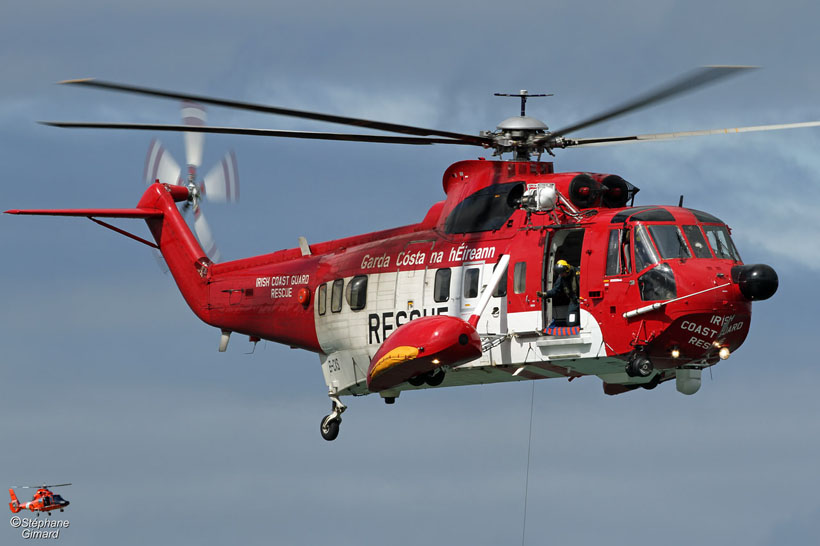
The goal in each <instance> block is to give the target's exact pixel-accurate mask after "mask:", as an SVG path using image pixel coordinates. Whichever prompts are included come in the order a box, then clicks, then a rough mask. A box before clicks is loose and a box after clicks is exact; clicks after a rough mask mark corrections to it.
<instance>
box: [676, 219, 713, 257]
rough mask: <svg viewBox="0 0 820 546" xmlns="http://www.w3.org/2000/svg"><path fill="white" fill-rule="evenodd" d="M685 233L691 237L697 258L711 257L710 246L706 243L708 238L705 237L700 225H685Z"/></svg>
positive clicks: (688, 237)
mask: <svg viewBox="0 0 820 546" xmlns="http://www.w3.org/2000/svg"><path fill="white" fill-rule="evenodd" d="M683 234H684V235H686V238H687V239H689V245H690V246H691V247H692V250H694V251H695V258H711V257H712V253H711V252H709V246H708V245H707V244H706V239H704V238H703V233H702V232H701V231H700V228H699V227H698V226H683Z"/></svg>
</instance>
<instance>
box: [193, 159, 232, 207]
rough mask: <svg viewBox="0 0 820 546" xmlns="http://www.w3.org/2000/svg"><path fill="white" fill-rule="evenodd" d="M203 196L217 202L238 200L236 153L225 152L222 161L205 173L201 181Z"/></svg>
mask: <svg viewBox="0 0 820 546" xmlns="http://www.w3.org/2000/svg"><path fill="white" fill-rule="evenodd" d="M202 184H203V186H204V188H205V191H204V193H205V197H207V198H208V200H209V201H215V202H217V203H225V202H231V203H233V202H236V201H239V171H238V170H237V166H236V154H234V153H233V151H230V152H228V153H227V154H225V157H223V158H222V161H220V162H219V164H217V165H216V166H214V168H213V169H211V170H210V172H208V174H207V175H205V178H204V179H203V181H202Z"/></svg>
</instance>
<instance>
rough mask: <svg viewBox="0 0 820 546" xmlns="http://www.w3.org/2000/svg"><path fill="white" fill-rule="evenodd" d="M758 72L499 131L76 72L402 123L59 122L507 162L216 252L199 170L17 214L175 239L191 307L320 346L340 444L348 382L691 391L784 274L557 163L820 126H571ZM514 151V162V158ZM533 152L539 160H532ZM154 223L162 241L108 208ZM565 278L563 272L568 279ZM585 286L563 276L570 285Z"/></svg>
mask: <svg viewBox="0 0 820 546" xmlns="http://www.w3.org/2000/svg"><path fill="white" fill-rule="evenodd" d="M750 68H752V67H739V66H711V67H702V68H699V69H696V70H694V71H692V72H690V73H687V74H684V75H683V76H681V77H679V78H678V79H676V80H674V81H672V82H670V83H668V84H666V85H664V86H661V87H659V88H657V89H655V90H654V91H650V92H648V93H646V94H644V95H641V96H639V97H637V98H636V99H634V100H631V101H628V102H625V103H623V104H621V105H620V106H617V107H615V108H612V109H610V110H607V111H605V112H603V113H600V114H598V115H596V116H592V117H590V118H587V119H585V120H582V121H580V122H578V123H574V124H571V125H568V126H566V127H562V128H559V129H557V130H550V129H549V127H548V126H547V125H546V124H545V123H544V122H542V121H540V120H538V119H536V118H533V117H531V116H529V115H527V113H526V105H527V101H528V99H530V98H534V97H540V96H545V95H536V94H533V95H530V94H529V93H528V92H527V91H524V90H522V91H520V92H519V93H517V94H498V95H501V96H507V97H515V98H518V99H519V100H520V114H519V115H517V116H513V117H510V118H508V119H506V120H504V121H502V122H501V123H500V124H499V125H498V126H497V128H496V129H495V130H492V131H482V132H481V133H479V134H478V135H470V134H464V133H456V132H450V131H441V130H434V129H427V128H421V127H414V126H409V125H400V124H394V123H387V122H381V121H373V120H366V119H359V118H351V117H345V116H339V115H333V114H323V113H318V112H311V111H302V110H293V109H289V108H283V107H278V106H267V105H262V104H255V103H249V102H240V101H234V100H228V99H221V98H213V97H207V96H202V95H193V94H187V93H178V92H171V91H164V90H158V89H152V88H146V87H139V86H133V85H127V84H121V83H115V82H108V81H102V80H95V79H82V80H68V81H65V82H63V83H65V84H67V85H76V86H82V87H89V88H96V89H103V90H109V91H117V92H124V93H134V94H140V95H146V96H152V97H160V98H166V99H174V100H182V101H190V102H193V103H196V104H207V105H211V106H218V107H227V108H238V109H243V110H248V111H253V112H257V113H266V114H275V115H284V116H291V117H297V118H302V119H310V120H316V121H324V122H330V123H336V124H343V125H349V126H355V127H360V128H366V129H372V130H380V131H385V132H392V133H398V134H394V135H382V134H351V133H331V132H306V131H284V130H273V129H253V128H241V127H219V126H207V125H204V124H195V125H192V124H181V125H170V124H133V123H106V122H42V123H45V124H47V125H52V126H57V127H64V128H98V129H132V130H147V131H175V132H183V133H221V134H239V135H257V136H272V137H287V138H300V139H318V140H342V141H355V142H368V143H400V144H408V145H431V144H449V145H460V146H474V147H480V148H483V149H487V150H492V151H493V156H494V157H499V158H500V159H498V160H487V159H486V158H483V157H480V158H478V159H471V160H464V161H459V162H457V163H455V164H453V165H450V166H449V167H448V168H447V169H446V170H445V171H444V175H443V179H442V184H443V190H444V194H445V197H444V199H443V200H441V201H438V202H436V203H434V204H433V205H432V206H431V207H430V208H429V210H428V211H427V212H426V214H424V216H423V217H422V220H421V221H420V222H419V223H416V224H412V225H407V226H403V227H398V228H393V229H387V230H383V231H377V232H372V233H367V234H363V235H356V236H351V237H345V238H340V239H335V240H331V241H326V242H319V243H310V242H308V241H307V240H306V239H305V238H304V237H299V238H298V246H297V247H294V248H289V249H284V250H279V251H276V252H273V253H270V254H264V255H260V256H254V257H249V258H243V259H238V260H232V261H228V262H221V263H220V262H218V261H217V260H216V259H214V256H213V255H210V256H209V254H208V253H207V252H206V251H205V250H203V247H207V246H209V244H210V242H211V241H210V239H209V240H208V241H203V240H202V237H201V236H200V240H199V241H198V240H197V237H196V236H195V235H194V233H193V232H192V231H191V229H189V227H188V225H187V224H186V222H185V220H184V218H183V216H182V214H181V211H180V208H182V209H183V210H184V209H185V208H190V207H193V208H194V209H195V210H196V209H197V208H198V206H199V203H200V200H201V199H202V198H203V195H202V194H203V192H202V191H200V188H199V187H198V186H197V184H196V183H195V182H194V181H193V180H192V179H189V180H187V181H186V180H184V179H178V178H177V179H175V178H174V177H173V176H171V177H166V178H162V177H161V176H160V177H158V178H156V179H155V180H154V181H153V183H152V184H150V185H149V186H148V188H147V189H146V190H145V192H144V194H143V196H142V198H141V199H140V200H139V202H138V203H137V205H136V207H135V208H130V209H128V208H124V209H101V208H87V209H58V210H42V209H29V210H9V211H6V212H7V213H9V214H31V215H55V216H75V217H87V218H89V219H91V220H92V221H94V222H96V223H97V224H99V225H102V226H103V227H106V228H109V229H112V230H114V231H115V232H117V233H120V234H122V235H125V236H127V237H130V238H132V239H134V240H137V241H139V242H141V243H143V244H145V245H148V246H150V247H152V248H155V249H157V250H159V251H160V252H161V253H162V256H163V258H164V259H165V261H166V263H167V265H168V268H169V269H170V272H171V274H172V275H173V278H174V280H175V282H176V284H177V286H178V288H179V290H180V292H181V293H182V296H183V298H184V299H185V301H186V303H187V304H188V306H189V307H190V308H191V310H192V311H193V312H194V314H195V315H196V316H197V317H198V318H199V319H200V320H202V321H204V322H205V323H207V324H209V325H211V326H214V327H216V328H217V329H218V330H219V346H218V350H219V351H221V352H224V351H225V350H226V349H227V346H228V343H229V341H230V338H231V335H232V334H234V333H236V334H242V335H246V336H248V338H249V340H250V341H252V342H254V343H255V342H258V341H260V340H262V339H264V340H270V341H274V342H278V343H282V344H285V345H288V346H290V347H293V348H300V349H305V350H308V351H311V352H314V353H316V354H317V355H318V356H319V360H320V362H321V368H322V372H323V375H324V379H325V383H326V385H327V387H328V396H329V398H330V401H331V412H330V413H329V414H328V415H326V416H324V417H323V418H322V420H321V422H320V432H321V435H322V437H323V438H324V439H325V440H328V441H331V440H334V439H336V437H337V436H338V434H339V428H340V424H341V421H342V413H343V412H344V411H345V410H346V409H347V406H346V405H345V404H344V403H343V402H342V400H341V397H342V396H351V395H352V396H362V395H367V394H378V395H379V396H380V397H381V398H383V399H384V400H385V402H386V403H388V404H392V403H395V401H396V399H397V398H398V397H399V395H400V394H401V393H402V392H404V391H413V390H417V389H425V388H443V387H456V386H464V385H475V384H487V383H499V382H509V381H524V380H537V379H546V378H565V379H567V380H569V381H573V380H574V379H576V378H578V377H583V376H597V377H598V378H599V379H600V380H601V381H602V384H603V390H604V392H605V393H606V394H608V395H615V394H620V393H625V392H628V391H633V390H635V389H639V388H644V389H653V388H655V387H657V386H658V385H659V384H661V383H665V382H667V381H672V380H674V381H675V384H676V389H677V390H678V391H679V392H681V393H683V394H686V395H691V394H694V393H695V392H697V391H698V390H699V388H700V386H701V373H702V370H704V369H707V368H709V367H710V366H713V365H715V364H716V363H718V362H720V361H721V360H725V359H727V358H729V357H730V356H731V354H733V353H734V352H735V351H736V350H737V349H738V348H739V347H740V346H741V345H742V344H743V342H744V340H745V339H746V337H747V335H748V332H749V327H750V321H751V311H752V303H753V302H755V301H762V300H766V299H768V298H770V297H771V296H773V295H774V293H775V292H776V290H777V287H778V277H777V273H776V272H775V270H774V269H773V268H772V267H770V266H769V265H766V264H745V263H744V262H743V261H742V260H741V257H740V254H739V252H738V250H737V248H736V246H735V244H734V242H733V241H732V237H731V230H730V228H729V227H728V226H727V225H726V223H725V222H723V221H722V220H720V219H719V218H718V217H717V216H714V215H713V214H711V213H708V212H703V211H700V210H695V209H689V208H685V207H684V206H683V202H682V201H683V200H682V198H681V201H680V202H679V203H678V206H666V205H642V206H635V204H634V200H635V195H636V194H637V193H638V191H639V189H638V187H637V186H635V185H634V184H632V183H631V182H628V181H627V180H625V179H623V178H622V177H620V176H618V175H617V174H613V173H590V172H556V170H555V168H554V163H553V162H552V161H541V157H542V155H544V154H547V155H549V156H554V155H555V152H556V151H558V150H561V149H565V148H578V147H587V146H602V145H609V144H620V143H630V142H631V143H636V142H650V141H658V140H669V139H677V138H683V137H691V136H703V135H716V134H734V133H742V132H752V131H769V130H780V129H791V128H799V127H814V126H820V121H812V122H802V123H790V124H780V125H761V126H750V127H738V128H732V129H709V130H700V131H687V132H677V133H654V134H641V135H629V136H616V137H595V138H588V137H585V138H577V137H573V136H571V135H572V134H573V133H575V132H577V131H580V130H582V129H586V128H588V127H591V126H593V125H596V124H598V123H601V122H603V121H607V120H610V119H613V118H615V117H618V116H621V115H624V114H626V113H628V112H632V111H635V110H638V109H640V108H644V107H646V106H649V105H651V104H655V103H658V102H660V101H663V100H667V99H670V98H672V97H674V96H677V95H680V94H682V93H685V92H688V91H691V90H693V89H696V88H698V87H701V86H704V85H706V84H710V83H713V82H717V81H719V80H722V79H725V78H727V77H729V76H733V75H736V74H739V73H742V72H744V71H746V70H748V69H750ZM504 154H512V159H509V160H504V159H503V155H504ZM533 156H536V157H535V158H533ZM103 218H105V219H109V218H124V219H141V220H144V221H145V222H146V224H147V226H148V229H149V231H150V232H151V235H152V237H153V241H151V240H148V239H145V238H143V237H140V236H138V235H135V234H133V233H131V232H128V231H126V230H124V229H121V228H119V227H116V226H114V225H112V224H109V223H108V222H106V221H104V220H102V219H103ZM562 277H563V278H565V279H566V280H564V281H561V280H559V279H561V278H562ZM562 284H564V285H570V286H573V287H574V288H573V289H572V290H558V288H559V287H560V286H561V285H562Z"/></svg>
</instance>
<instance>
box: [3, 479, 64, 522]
mask: <svg viewBox="0 0 820 546" xmlns="http://www.w3.org/2000/svg"><path fill="white" fill-rule="evenodd" d="M68 485H71V484H70V483H58V484H55V485H45V484H44V485H18V486H15V487H13V488H12V489H9V496H10V497H11V502H10V503H9V508H10V509H11V511H12V512H13V513H15V514H16V513H18V512H20V511H21V510H31V511H32V512H37V517H40V513H41V512H45V513H47V514H48V515H49V516H51V512H52V511H54V510H59V511H60V512H63V511H64V510H65V508H66V507H67V506H68V505H69V504H71V503H70V502H68V501H67V500H65V499H64V498H63V497H62V496H60V495H57V494H55V493H52V492H51V491H50V490H49V488H52V487H65V486H68ZM15 489H36V490H37V491H36V492H35V493H34V497H32V499H31V500H30V501H28V502H24V503H22V504H21V503H20V501H19V500H18V499H17V495H15V494H14V490H15Z"/></svg>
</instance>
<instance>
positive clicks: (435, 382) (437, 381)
mask: <svg viewBox="0 0 820 546" xmlns="http://www.w3.org/2000/svg"><path fill="white" fill-rule="evenodd" d="M424 380H425V382H426V383H427V384H428V385H430V386H431V387H438V386H439V385H441V382H442V381H444V372H443V371H442V370H437V371H435V372H431V373H430V374H428V375H427V376H426V377H425V379H424Z"/></svg>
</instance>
